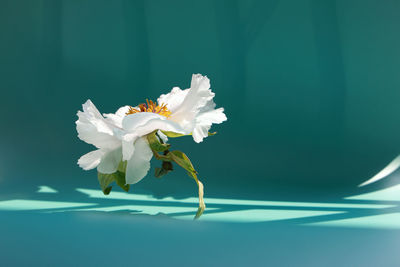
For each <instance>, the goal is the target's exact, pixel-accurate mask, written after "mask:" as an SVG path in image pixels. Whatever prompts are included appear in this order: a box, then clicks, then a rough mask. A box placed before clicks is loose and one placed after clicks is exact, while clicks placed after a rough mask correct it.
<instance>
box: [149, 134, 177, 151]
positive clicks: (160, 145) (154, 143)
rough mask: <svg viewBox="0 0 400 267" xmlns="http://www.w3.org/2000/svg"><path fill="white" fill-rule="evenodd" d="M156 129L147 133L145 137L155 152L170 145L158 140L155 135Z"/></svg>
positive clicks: (163, 149)
mask: <svg viewBox="0 0 400 267" xmlns="http://www.w3.org/2000/svg"><path fill="white" fill-rule="evenodd" d="M156 133H157V131H154V132H152V133H149V134H148V135H147V136H146V137H147V141H148V142H149V145H150V147H151V149H152V150H154V151H157V152H163V151H165V150H167V149H169V148H170V147H171V145H170V144H163V143H161V142H160V140H159V139H158V137H157V136H156Z"/></svg>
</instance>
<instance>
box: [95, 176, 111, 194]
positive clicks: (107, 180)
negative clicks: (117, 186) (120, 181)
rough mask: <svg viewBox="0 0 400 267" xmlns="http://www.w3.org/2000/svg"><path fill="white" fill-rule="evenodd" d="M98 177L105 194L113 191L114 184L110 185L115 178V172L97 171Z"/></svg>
mask: <svg viewBox="0 0 400 267" xmlns="http://www.w3.org/2000/svg"><path fill="white" fill-rule="evenodd" d="M97 179H99V183H100V187H101V190H103V193H104V195H108V194H110V192H111V188H112V186H109V185H110V184H111V183H112V182H113V181H114V180H115V176H114V174H105V173H100V172H98V173H97Z"/></svg>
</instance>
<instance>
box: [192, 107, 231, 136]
mask: <svg viewBox="0 0 400 267" xmlns="http://www.w3.org/2000/svg"><path fill="white" fill-rule="evenodd" d="M226 120H227V118H226V115H225V114H224V109H223V108H219V109H212V110H209V111H206V112H203V113H200V114H199V115H198V116H197V117H196V120H195V121H196V122H195V128H194V130H193V139H194V141H195V142H196V143H200V142H201V141H203V138H205V137H207V136H208V131H209V130H210V128H211V125H212V124H213V123H217V124H219V123H222V122H224V121H226Z"/></svg>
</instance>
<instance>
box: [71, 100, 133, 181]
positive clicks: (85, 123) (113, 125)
mask: <svg viewBox="0 0 400 267" xmlns="http://www.w3.org/2000/svg"><path fill="white" fill-rule="evenodd" d="M82 107H83V112H82V111H78V114H77V115H78V120H77V121H76V122H75V123H76V130H77V131H78V137H79V138H80V139H81V140H83V141H85V142H86V143H88V144H92V145H94V146H95V147H97V148H98V149H97V150H94V151H92V152H89V153H87V154H85V155H83V156H82V157H81V158H80V159H79V160H78V165H79V166H80V167H81V168H83V169H84V170H91V169H94V168H96V167H97V170H98V171H99V172H101V173H106V174H110V173H114V172H116V170H117V168H118V164H119V162H120V161H121V159H122V148H121V144H122V143H121V136H122V129H121V125H122V119H123V117H124V116H125V113H126V112H127V110H128V109H129V107H128V106H126V107H122V108H120V109H119V110H118V111H117V112H116V113H115V114H105V116H106V118H104V117H103V116H102V115H101V114H100V112H99V111H98V110H97V108H96V107H95V106H94V104H93V103H92V101H90V100H88V101H86V103H85V104H83V105H82Z"/></svg>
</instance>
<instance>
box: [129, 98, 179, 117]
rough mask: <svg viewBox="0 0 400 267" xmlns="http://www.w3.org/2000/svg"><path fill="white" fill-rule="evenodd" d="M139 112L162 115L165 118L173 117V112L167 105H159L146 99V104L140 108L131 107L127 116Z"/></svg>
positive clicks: (139, 106) (140, 105)
mask: <svg viewBox="0 0 400 267" xmlns="http://www.w3.org/2000/svg"><path fill="white" fill-rule="evenodd" d="M139 112H152V113H156V114H160V115H162V116H164V117H167V118H168V117H169V115H171V111H169V110H168V108H167V105H166V104H161V105H158V104H157V102H153V101H151V100H148V99H146V104H145V103H142V104H139V105H138V108H134V107H129V110H128V112H127V113H126V115H130V114H135V113H139Z"/></svg>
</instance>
